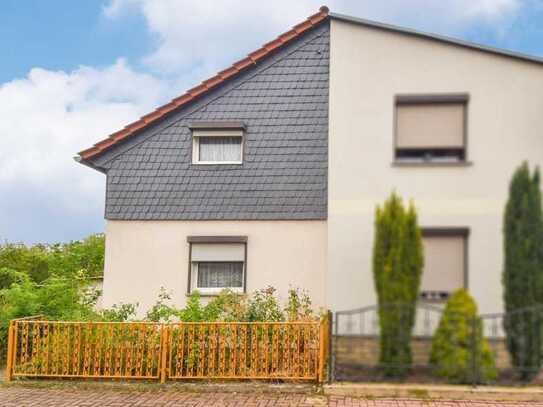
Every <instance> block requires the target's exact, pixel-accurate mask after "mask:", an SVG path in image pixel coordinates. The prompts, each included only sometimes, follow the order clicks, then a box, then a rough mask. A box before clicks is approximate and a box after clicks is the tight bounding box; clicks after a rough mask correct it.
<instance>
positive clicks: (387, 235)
mask: <svg viewBox="0 0 543 407" xmlns="http://www.w3.org/2000/svg"><path fill="white" fill-rule="evenodd" d="M423 263H424V258H423V248H422V239H421V233H420V229H419V227H418V221H417V213H416V211H415V208H414V206H413V205H412V204H410V205H409V207H408V208H407V209H406V208H405V207H404V205H403V202H402V200H401V198H400V197H399V196H398V195H396V194H395V193H393V194H392V195H391V196H390V198H389V199H388V200H387V201H386V202H385V203H384V205H383V207H378V208H377V211H376V218H375V239H374V247H373V276H374V282H375V288H376V291H377V299H378V304H379V326H380V335H381V338H380V339H381V341H380V357H379V360H380V363H381V365H382V367H383V369H384V373H385V374H386V375H387V376H402V375H405V374H406V373H407V372H408V370H409V367H410V365H411V359H412V357H411V333H412V330H413V325H414V322H415V310H416V302H417V299H418V296H419V286H420V280H421V274H422V267H423Z"/></svg>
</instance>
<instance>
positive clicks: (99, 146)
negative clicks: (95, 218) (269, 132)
mask: <svg viewBox="0 0 543 407" xmlns="http://www.w3.org/2000/svg"><path fill="white" fill-rule="evenodd" d="M328 12H329V10H328V7H326V6H322V7H321V8H320V9H319V12H318V13H316V14H313V15H311V16H309V17H308V18H307V19H306V20H305V21H303V22H302V23H300V24H297V25H295V26H294V27H293V28H292V29H291V30H290V31H287V32H285V33H283V34H281V35H280V36H278V37H277V38H276V39H275V40H273V41H270V42H268V43H266V44H264V45H263V46H262V47H261V48H259V49H257V50H256V51H254V52H251V53H250V54H249V55H248V56H247V57H246V58H244V59H242V60H240V61H238V62H235V63H234V64H232V66H230V67H229V68H227V69H225V70H223V71H221V72H219V73H218V74H217V75H215V76H213V77H212V78H209V79H207V80H205V81H203V82H202V83H201V84H200V85H198V86H196V87H194V88H192V89H189V90H188V91H186V92H185V93H184V94H183V95H181V96H179V97H177V98H175V99H173V100H172V101H171V102H169V103H167V104H165V105H163V106H160V107H159V108H157V109H156V110H155V111H153V112H151V113H149V114H147V115H145V116H143V117H141V118H140V119H139V120H137V121H135V122H133V123H131V124H129V125H127V126H125V128H124V129H122V130H120V131H117V132H115V133H113V134H110V135H109V136H108V137H107V138H105V139H104V140H101V141H99V142H98V143H96V144H95V145H94V146H92V147H90V148H88V149H86V150H83V151H80V152H79V153H78V154H79V156H80V157H81V159H82V160H89V159H92V158H94V157H96V156H98V155H100V154H101V153H103V152H105V151H107V150H109V149H110V148H112V147H113V146H114V145H116V144H118V143H120V142H121V141H123V140H126V139H127V138H128V137H131V136H133V135H134V134H136V133H137V132H138V131H140V130H142V129H144V128H146V127H147V126H149V125H151V124H153V123H155V122H156V121H158V120H159V119H161V118H162V117H164V116H165V115H167V114H168V113H170V112H172V111H174V110H176V109H178V108H180V107H182V106H185V105H187V104H188V103H190V102H192V101H194V100H195V99H196V98H199V97H201V96H203V95H204V94H206V93H207V92H209V91H210V90H212V89H215V88H216V87H217V86H219V85H221V84H222V83H223V82H225V81H226V80H228V79H232V78H233V77H235V76H237V75H239V74H240V73H241V72H243V71H244V70H246V69H247V68H249V67H251V66H254V64H256V63H257V62H258V61H260V60H262V58H265V57H266V56H268V55H269V54H270V53H272V52H274V51H277V50H278V49H279V48H281V47H283V46H284V45H286V44H287V43H290V42H292V41H293V40H294V39H296V38H298V37H300V36H301V35H302V34H303V33H305V32H307V31H308V30H309V29H311V28H313V27H315V26H317V25H319V24H320V23H322V22H323V21H325V20H327V18H328Z"/></svg>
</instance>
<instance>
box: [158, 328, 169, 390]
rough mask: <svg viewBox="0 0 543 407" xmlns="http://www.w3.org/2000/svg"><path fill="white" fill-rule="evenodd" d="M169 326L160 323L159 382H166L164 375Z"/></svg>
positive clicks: (166, 361) (166, 363)
mask: <svg viewBox="0 0 543 407" xmlns="http://www.w3.org/2000/svg"><path fill="white" fill-rule="evenodd" d="M169 331H170V328H169V327H168V326H166V325H162V327H161V333H162V335H161V338H160V343H161V355H160V367H159V369H160V383H166V376H167V370H168V347H169V346H168V345H169V340H168V334H169Z"/></svg>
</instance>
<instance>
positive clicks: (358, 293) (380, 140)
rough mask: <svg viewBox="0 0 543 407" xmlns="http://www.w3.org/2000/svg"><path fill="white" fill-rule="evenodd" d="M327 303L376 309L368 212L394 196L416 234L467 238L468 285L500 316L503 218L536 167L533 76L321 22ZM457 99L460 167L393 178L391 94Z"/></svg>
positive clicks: (441, 48) (539, 129) (455, 49)
mask: <svg viewBox="0 0 543 407" xmlns="http://www.w3.org/2000/svg"><path fill="white" fill-rule="evenodd" d="M330 53H331V54H330V104H329V105H330V117H329V120H330V122H329V173H328V190H329V201H328V202H329V207H328V271H327V282H326V291H327V295H328V296H327V300H328V306H329V307H331V308H332V309H334V310H339V309H350V308H354V307H360V306H364V305H371V304H374V303H375V294H374V288H373V277H372V271H371V252H372V245H373V219H374V210H375V206H376V205H377V204H378V203H380V202H382V201H383V200H384V199H385V198H386V197H387V196H388V195H389V194H390V193H391V191H393V190H396V191H397V192H398V193H399V194H400V195H401V196H403V197H405V198H409V199H412V200H413V201H414V203H415V205H416V207H417V208H418V212H419V220H420V224H421V226H425V227H453V226H457V227H468V228H469V229H470V235H469V240H468V281H467V285H468V288H469V290H470V291H471V292H472V294H474V296H475V298H476V299H477V301H478V304H479V307H480V309H481V310H482V311H483V312H495V311H500V310H501V309H502V289H501V271H502V260H503V255H502V214H503V209H504V205H505V201H506V197H507V189H508V183H509V180H510V177H511V175H512V173H513V171H514V169H515V167H517V166H518V165H519V164H520V163H521V162H522V161H523V160H528V161H529V162H530V164H532V165H540V166H541V165H543V116H542V112H543V65H540V64H539V65H538V64H536V63H530V62H525V61H521V60H517V59H513V58H510V57H505V56H498V55H494V54H490V53H486V52H481V51H477V50H473V49H468V48H465V47H459V46H455V45H450V44H446V43H443V42H438V41H435V40H432V39H424V38H421V37H416V36H409V35H404V34H400V33H395V32H391V31H385V30H381V29H376V28H369V27H366V26H363V25H358V24H353V23H348V22H344V21H339V20H335V19H332V22H331V50H330ZM440 93H441V94H442V93H467V94H469V102H468V121H467V134H468V139H467V161H468V165H460V166H459V165H457V166H450V165H449V166H433V167H431V166H409V167H407V166H395V165H394V164H393V161H394V153H393V143H394V141H393V140H394V139H393V137H394V131H393V130H394V129H393V124H394V99H395V96H396V95H398V94H424V95H426V94H440Z"/></svg>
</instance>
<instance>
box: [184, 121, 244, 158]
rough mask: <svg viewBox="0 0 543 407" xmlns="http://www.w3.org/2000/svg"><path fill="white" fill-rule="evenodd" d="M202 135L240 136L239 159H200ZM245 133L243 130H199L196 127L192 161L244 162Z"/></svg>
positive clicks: (193, 135)
mask: <svg viewBox="0 0 543 407" xmlns="http://www.w3.org/2000/svg"><path fill="white" fill-rule="evenodd" d="M200 137H239V138H240V139H241V143H240V149H241V151H240V157H241V160H239V161H201V160H200ZM244 144H245V140H244V134H243V130H199V129H194V130H193V131H192V163H193V164H197V165H232V164H238V165H239V164H243V150H244Z"/></svg>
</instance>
